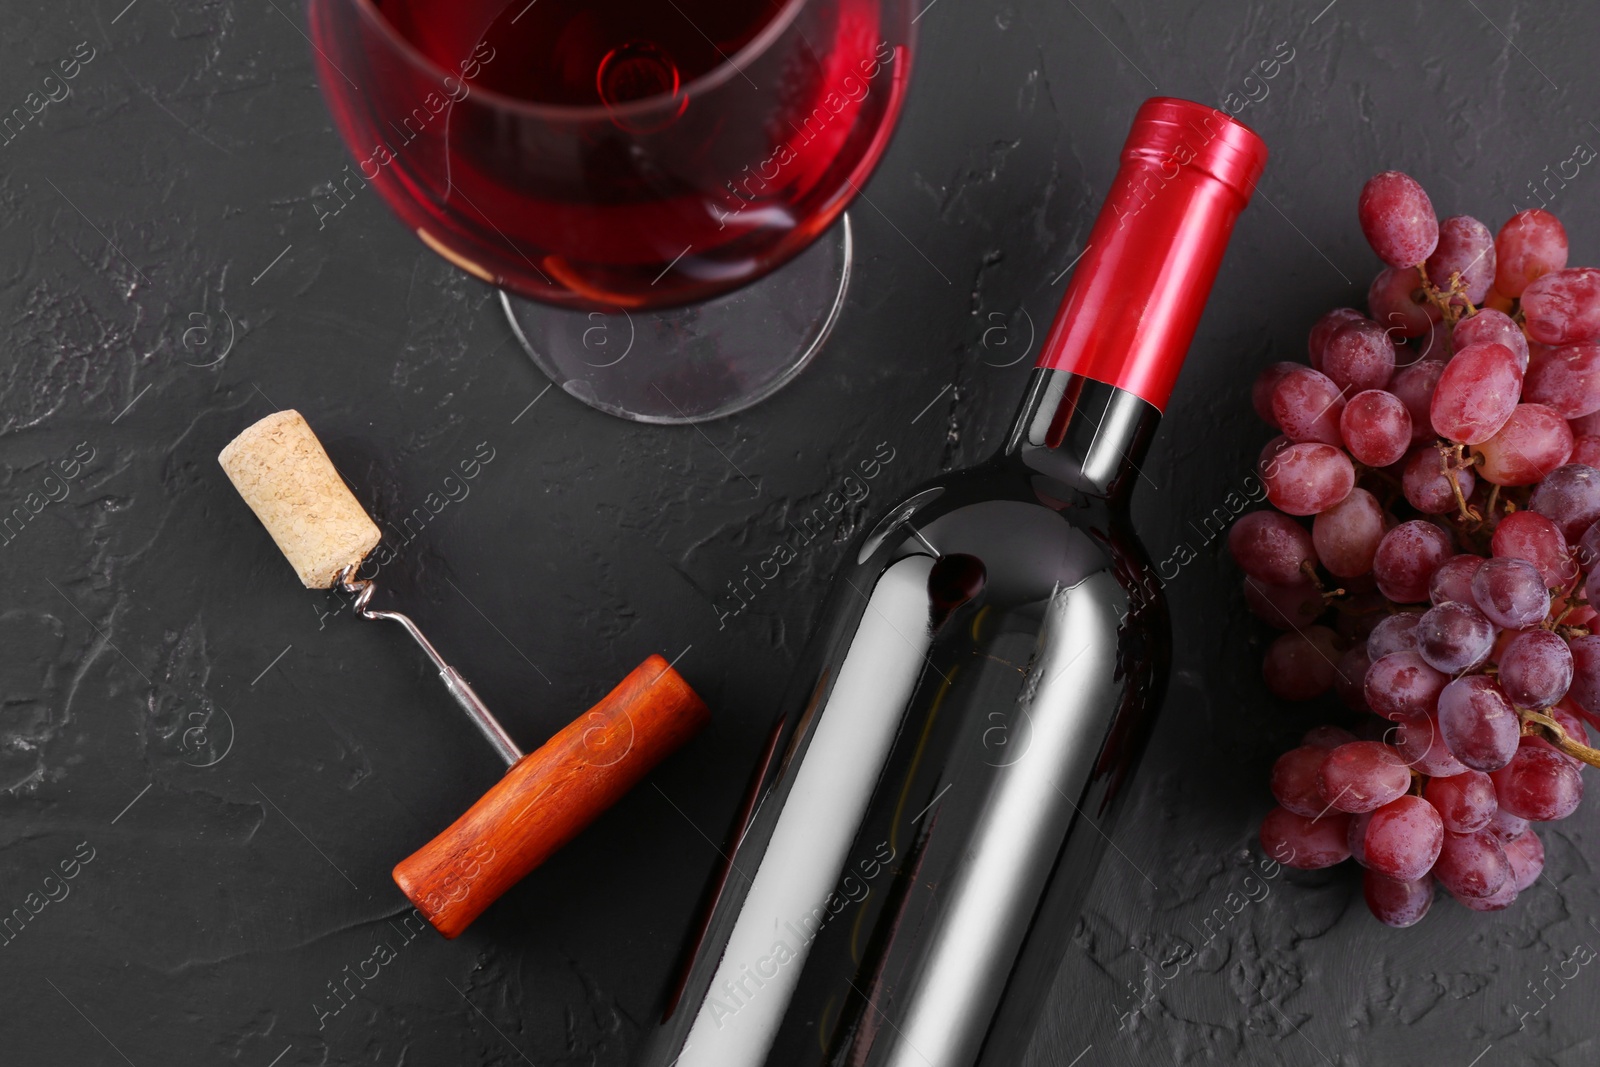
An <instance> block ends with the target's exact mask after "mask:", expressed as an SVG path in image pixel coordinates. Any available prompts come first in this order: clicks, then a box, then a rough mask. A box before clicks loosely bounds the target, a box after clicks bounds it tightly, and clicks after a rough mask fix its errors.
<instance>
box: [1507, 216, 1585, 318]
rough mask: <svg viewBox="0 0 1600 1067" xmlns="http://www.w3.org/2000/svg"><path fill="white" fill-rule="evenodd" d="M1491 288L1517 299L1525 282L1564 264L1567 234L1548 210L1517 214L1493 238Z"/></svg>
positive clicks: (1524, 287)
mask: <svg viewBox="0 0 1600 1067" xmlns="http://www.w3.org/2000/svg"><path fill="white" fill-rule="evenodd" d="M1494 252H1495V271H1494V287H1495V290H1496V291H1497V292H1500V293H1503V294H1505V295H1506V296H1511V297H1516V296H1521V295H1522V291H1523V290H1524V289H1526V288H1527V287H1528V283H1529V282H1531V281H1533V280H1534V279H1536V278H1540V277H1543V276H1544V275H1546V274H1549V273H1550V272H1551V271H1553V270H1560V269H1561V268H1562V267H1565V266H1566V265H1567V231H1566V230H1565V229H1564V228H1563V227H1562V225H1561V222H1560V220H1559V219H1557V218H1556V217H1555V216H1554V215H1552V214H1550V212H1548V211H1541V210H1540V209H1539V208H1531V209H1529V210H1527V211H1519V212H1517V213H1516V214H1515V215H1513V216H1511V218H1510V219H1508V220H1507V221H1506V224H1505V225H1504V226H1501V227H1500V233H1499V234H1498V235H1497V236H1496V237H1495V239H1494Z"/></svg>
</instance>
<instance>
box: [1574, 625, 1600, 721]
mask: <svg viewBox="0 0 1600 1067" xmlns="http://www.w3.org/2000/svg"><path fill="white" fill-rule="evenodd" d="M1567 648H1568V649H1569V650H1571V652H1572V687H1571V688H1570V689H1568V690H1567V696H1568V698H1570V699H1571V701H1572V703H1573V704H1575V705H1577V707H1578V708H1579V709H1581V710H1582V711H1584V712H1585V713H1586V714H1587V715H1588V716H1589V721H1591V722H1595V721H1597V720H1600V634H1587V635H1585V636H1583V637H1574V638H1572V639H1571V640H1570V641H1568V642H1567Z"/></svg>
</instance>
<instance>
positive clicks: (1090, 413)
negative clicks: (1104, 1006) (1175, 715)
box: [643, 370, 1170, 1067]
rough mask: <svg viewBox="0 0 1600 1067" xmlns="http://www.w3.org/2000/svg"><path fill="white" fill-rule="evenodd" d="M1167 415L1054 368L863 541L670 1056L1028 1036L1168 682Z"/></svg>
mask: <svg viewBox="0 0 1600 1067" xmlns="http://www.w3.org/2000/svg"><path fill="white" fill-rule="evenodd" d="M1157 417H1158V416H1157V413H1156V412H1155V409H1154V408H1153V407H1152V406H1150V405H1149V404H1147V403H1145V402H1144V401H1141V400H1139V399H1138V398H1136V397H1133V396H1131V394H1127V393H1123V392H1121V391H1119V390H1115V389H1113V388H1111V387H1110V386H1105V385H1102V384H1101V383H1098V382H1094V381H1091V380H1088V379H1084V378H1081V377H1078V376H1077V375H1073V374H1070V373H1067V372H1063V371H1054V370H1039V371H1036V372H1035V376H1034V382H1033V385H1032V388H1031V389H1030V393H1029V399H1028V401H1027V403H1026V404H1025V406H1024V412H1023V415H1022V417H1021V418H1020V419H1019V420H1018V423H1017V429H1016V430H1015V431H1014V432H1013V435H1012V440H1011V441H1010V442H1009V443H1008V445H1007V447H1006V449H1005V450H1004V452H1003V453H1002V454H1001V455H999V456H997V457H996V458H995V459H993V460H991V461H990V462H989V463H986V464H984V465H983V466H981V467H978V468H975V469H972V470H968V471H962V472H957V473H955V474H952V475H948V476H946V477H943V478H940V479H938V480H936V481H934V482H933V483H931V484H929V485H927V486H925V487H924V488H922V489H920V490H918V491H917V492H915V493H913V494H911V495H910V496H909V497H907V498H906V499H905V500H904V501H902V502H901V503H900V504H899V505H898V506H897V507H895V508H894V509H893V510H892V511H891V512H889V514H888V515H887V517H886V518H885V519H884V520H883V521H881V522H880V523H879V524H878V526H877V527H875V528H874V529H872V530H871V531H869V532H868V534H867V535H866V536H865V537H864V538H863V540H862V541H861V542H860V544H859V545H858V546H857V547H856V548H855V549H853V550H852V554H851V556H850V557H849V558H848V559H847V560H846V565H845V569H844V571H843V573H842V574H841V575H840V577H839V580H838V581H837V583H836V586H835V591H834V594H833V595H834V601H833V603H832V604H831V605H830V610H829V612H828V614H827V618H828V620H829V622H828V625H827V627H826V628H825V629H824V630H823V632H822V633H821V634H819V636H818V638H817V640H816V641H815V642H814V643H813V646H812V648H811V650H810V651H809V652H808V654H807V657H806V666H805V667H804V668H803V669H802V672H801V673H800V674H799V676H798V682H799V684H798V686H797V689H798V691H797V692H795V693H792V694H791V697H792V700H791V702H790V704H789V707H790V709H791V710H789V711H788V713H787V714H786V717H785V720H784V722H783V723H782V724H781V728H780V731H781V732H780V735H779V737H778V738H777V740H776V743H775V744H774V745H773V746H772V748H771V751H770V753H769V757H768V759H767V762H766V765H765V766H764V767H763V769H762V772H761V774H760V775H759V780H758V782H757V786H756V788H757V790H758V791H759V800H758V801H757V802H756V803H754V804H752V805H750V812H751V813H750V815H749V816H748V818H747V819H745V820H744V824H743V825H742V826H741V827H739V828H738V831H737V833H736V834H735V835H734V837H735V839H736V843H735V844H734V845H733V847H732V849H731V851H729V853H728V860H729V863H728V865H727V868H726V869H725V871H724V874H723V880H722V882H721V884H720V886H719V887H718V889H717V892H716V902H715V906H714V908H713V909H712V912H711V915H710V918H709V920H708V922H707V924H706V926H705V927H704V929H703V931H702V933H701V936H700V939H699V943H698V945H697V946H696V947H695V949H694V952H693V956H692V960H691V963H690V966H689V968H688V970H687V972H686V974H685V976H684V980H683V983H682V985H681V987H680V989H679V991H678V993H677V996H676V997H675V998H674V1002H673V1003H672V1004H670V1005H669V1009H668V1012H667V1014H666V1017H665V1018H664V1020H663V1021H662V1023H661V1026H660V1028H659V1030H658V1032H657V1033H656V1034H655V1035H654V1038H655V1041H654V1044H653V1045H652V1047H651V1048H650V1050H649V1052H648V1053H647V1056H646V1058H645V1060H644V1061H643V1062H644V1063H646V1064H651V1065H655V1064H660V1065H662V1067H665V1065H667V1064H673V1063H676V1064H677V1065H678V1067H701V1065H714V1067H756V1065H758V1064H770V1065H777V1064H785V1065H789V1064H793V1065H799V1064H833V1063H841V1064H860V1065H880V1064H881V1065H894V1067H900V1065H904V1067H971V1065H972V1064H974V1063H978V1062H980V1055H981V1057H982V1059H981V1062H983V1063H986V1064H989V1063H992V1064H1014V1063H1015V1062H1017V1060H1018V1059H1019V1058H1020V1056H1021V1054H1022V1048H1023V1047H1024V1045H1025V1043H1026V1041H1027V1039H1028V1036H1029V1034H1030V1033H1031V1031H1032V1029H1033V1027H1032V1021H1033V1015H1034V1013H1035V1010H1036V1008H1037V1005H1038V1003H1039V1001H1040V1000H1041V999H1042V998H1043V996H1044V995H1045V994H1046V993H1047V992H1048V990H1049V986H1050V981H1051V978H1052V977H1053V975H1054V973H1055V969H1056V965H1057V963H1058V962H1059V959H1060V955H1061V952H1062V951H1063V950H1064V948H1065V945H1066V941H1067V939H1068V938H1069V937H1070V935H1071V932H1072V928H1073V925H1074V923H1075V921H1076V917H1077V913H1078V908H1079V906H1080V904H1081V900H1082V896H1083V893H1084V892H1085V891H1086V890H1087V888H1088V885H1089V882H1090V881H1091V879H1092V877H1093V874H1094V869H1095V866H1096V861H1097V859H1098V856H1099V853H1100V852H1101V851H1102V849H1103V847H1104V845H1105V842H1106V841H1107V840H1108V838H1107V836H1106V835H1107V834H1108V833H1109V826H1108V825H1107V820H1108V817H1109V816H1110V814H1111V808H1112V805H1113V802H1114V801H1115V800H1116V799H1117V798H1118V797H1119V796H1120V794H1121V793H1122V792H1123V789H1122V786H1123V785H1124V783H1125V781H1126V779H1127V776H1128V774H1129V772H1130V771H1131V770H1132V767H1133V764H1134V762H1135V760H1136V759H1137V756H1138V754H1139V751H1140V750H1141V749H1142V747H1143V743H1144V740H1145V738H1146V737H1147V735H1148V731H1149V727H1150V723H1151V721H1152V719H1153V715H1154V712H1155V710H1156V708H1157V706H1158V705H1159V702H1160V698H1161V694H1162V691H1163V687H1164V683H1165V676H1166V666H1167V659H1168V651H1167V650H1168V648H1169V641H1170V635H1169V633H1168V623H1167V618H1166V611H1165V606H1164V604H1163V602H1162V601H1161V599H1160V597H1159V595H1151V593H1150V592H1149V590H1147V589H1144V588H1142V587H1141V586H1140V584H1139V582H1140V577H1141V576H1142V575H1144V574H1145V573H1147V571H1146V568H1145V562H1146V561H1145V557H1144V553H1143V551H1142V549H1141V548H1140V546H1139V544H1138V542H1137V540H1136V538H1135V537H1134V536H1133V533H1132V531H1131V529H1130V527H1129V523H1128V521H1127V516H1126V510H1125V502H1126V496H1127V490H1128V488H1129V485H1130V482H1131V480H1132V479H1135V478H1137V477H1138V475H1137V469H1136V463H1137V461H1138V459H1139V458H1141V457H1140V454H1142V451H1143V448H1144V445H1145V443H1146V442H1147V441H1148V439H1149V435H1150V433H1151V432H1152V431H1153V429H1154V424H1155V421H1156V418H1157ZM1097 471H1098V472H1099V473H1098V474H1097ZM1002 1002H1003V1005H1004V1006H1003V1008H1002Z"/></svg>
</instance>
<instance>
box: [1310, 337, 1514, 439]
mask: <svg viewBox="0 0 1600 1067" xmlns="http://www.w3.org/2000/svg"><path fill="white" fill-rule="evenodd" d="M1279 388H1280V389H1282V385H1280V386H1279ZM1521 390H1522V371H1521V370H1520V369H1519V368H1518V367H1517V358H1516V357H1515V356H1514V355H1512V354H1511V349H1509V348H1507V347H1506V346H1505V345H1502V344H1496V343H1494V342H1492V341H1491V342H1485V343H1481V344H1475V345H1468V346H1467V347H1466V348H1463V349H1462V350H1461V351H1459V352H1457V353H1456V354H1455V358H1453V359H1452V360H1450V362H1449V363H1447V364H1445V368H1444V373H1443V374H1442V375H1440V377H1439V384H1438V387H1437V388H1435V389H1434V391H1433V401H1432V402H1431V403H1430V404H1429V406H1428V419H1429V422H1430V423H1431V424H1432V426H1433V429H1434V431H1435V432H1436V433H1438V434H1439V435H1440V436H1442V437H1447V438H1449V439H1450V440H1452V441H1457V442H1459V443H1461V444H1464V445H1475V444H1478V443H1479V442H1481V441H1487V440H1488V439H1489V438H1491V437H1493V436H1494V435H1495V432H1496V431H1497V430H1499V429H1500V427H1501V426H1504V425H1505V422H1506V420H1507V419H1509V418H1510V417H1511V411H1512V409H1513V408H1515V407H1516V406H1517V398H1518V396H1519V395H1520V394H1521ZM1290 436H1293V435H1292V434H1291V435H1290Z"/></svg>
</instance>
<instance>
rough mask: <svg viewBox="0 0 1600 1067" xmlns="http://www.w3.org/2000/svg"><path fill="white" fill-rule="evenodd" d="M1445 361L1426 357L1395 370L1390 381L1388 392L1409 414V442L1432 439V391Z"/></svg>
mask: <svg viewBox="0 0 1600 1067" xmlns="http://www.w3.org/2000/svg"><path fill="white" fill-rule="evenodd" d="M1445 366H1446V364H1445V363H1444V362H1443V361H1442V360H1436V359H1425V360H1422V361H1421V362H1420V363H1413V364H1412V365H1411V366H1409V367H1406V368H1404V369H1403V370H1400V371H1398V372H1397V373H1396V374H1395V376H1394V378H1393V379H1392V380H1391V381H1390V382H1389V392H1391V393H1393V394H1394V395H1395V396H1397V397H1399V398H1400V403H1402V404H1404V405H1405V406H1406V411H1407V412H1408V413H1409V414H1410V415H1411V443H1412V444H1421V443H1422V442H1424V441H1431V440H1433V423H1432V422H1431V421H1430V418H1429V412H1430V411H1431V410H1432V405H1433V394H1434V391H1435V390H1436V389H1437V388H1438V386H1439V379H1440V378H1441V377H1442V376H1443V375H1444V368H1445Z"/></svg>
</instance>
